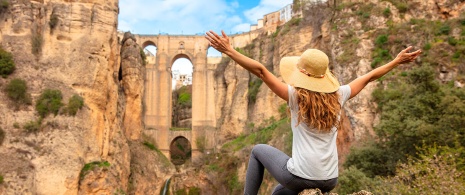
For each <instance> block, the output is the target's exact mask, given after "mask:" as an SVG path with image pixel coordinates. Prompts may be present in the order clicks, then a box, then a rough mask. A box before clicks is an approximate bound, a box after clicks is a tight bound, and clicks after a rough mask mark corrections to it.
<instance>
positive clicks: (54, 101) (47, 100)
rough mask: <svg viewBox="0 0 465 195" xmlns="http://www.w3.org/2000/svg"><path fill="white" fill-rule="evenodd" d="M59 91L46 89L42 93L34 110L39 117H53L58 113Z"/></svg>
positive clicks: (60, 104) (59, 105)
mask: <svg viewBox="0 0 465 195" xmlns="http://www.w3.org/2000/svg"><path fill="white" fill-rule="evenodd" d="M62 98H63V97H62V95H61V91H60V90H53V89H46V90H44V91H43V92H42V94H41V95H40V97H39V99H38V100H37V103H36V110H37V112H38V113H39V115H40V116H41V117H46V116H47V115H48V114H50V113H53V114H55V115H57V114H58V111H60V108H61V106H63V103H61V99H62Z"/></svg>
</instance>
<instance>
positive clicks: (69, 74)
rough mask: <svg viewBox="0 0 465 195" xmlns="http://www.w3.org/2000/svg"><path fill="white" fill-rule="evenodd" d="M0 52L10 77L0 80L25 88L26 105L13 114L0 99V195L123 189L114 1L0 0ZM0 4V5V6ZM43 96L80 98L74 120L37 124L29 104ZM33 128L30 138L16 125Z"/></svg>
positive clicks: (124, 146) (124, 154)
mask: <svg viewBox="0 0 465 195" xmlns="http://www.w3.org/2000/svg"><path fill="white" fill-rule="evenodd" d="M2 2H3V4H2V13H1V14H0V17H1V20H0V26H1V27H0V29H1V30H0V43H1V47H3V48H4V49H5V50H7V51H9V52H11V53H12V55H13V56H14V62H15V63H16V71H15V72H14V73H13V74H12V75H10V76H8V77H7V78H2V79H0V85H1V86H5V85H6V84H7V83H8V82H9V81H10V80H11V79H13V78H21V79H23V80H25V81H26V82H27V86H28V92H29V93H30V94H31V97H32V102H33V104H32V105H30V106H26V107H24V108H21V109H19V110H15V109H14V108H12V107H11V106H10V105H11V102H10V100H9V99H8V98H7V97H6V96H5V94H4V93H0V99H1V101H0V102H1V103H0V107H1V108H0V126H1V128H2V129H3V130H4V131H5V132H6V136H5V141H4V143H3V145H2V146H1V147H0V157H1V158H2V159H5V160H3V161H1V162H0V167H1V171H0V172H1V174H2V176H3V178H4V181H3V184H1V185H0V192H1V193H2V194H97V193H98V194H111V193H114V192H116V191H118V190H119V189H121V190H124V191H125V190H126V189H127V188H128V178H129V173H130V159H131V158H130V156H131V155H130V152H129V146H128V142H127V141H126V138H125V134H124V133H123V129H122V124H123V120H122V119H123V115H124V109H121V107H120V106H121V105H122V103H123V100H124V99H125V98H122V97H121V93H119V88H120V84H119V83H120V82H119V81H118V71H119V68H120V64H119V56H120V53H119V52H120V46H119V43H118V39H117V35H116V26H117V16H118V9H119V8H118V1H117V0H114V1H101V0H92V1H78V2H74V1H73V2H70V1H20V0H9V1H2ZM5 2H6V3H5ZM44 89H56V90H60V91H61V93H62V94H63V102H67V100H68V99H69V98H70V97H71V96H72V95H74V94H78V95H80V96H82V97H83V99H84V107H83V108H82V109H81V110H79V111H78V113H77V115H76V116H74V117H73V116H68V115H64V114H58V115H56V116H53V115H50V116H48V117H45V118H43V120H42V119H41V120H39V116H38V115H37V113H36V111H35V109H34V102H35V101H36V100H37V98H38V96H39V95H40V94H41V93H42V91H44ZM29 121H40V122H41V123H40V122H39V127H38V129H37V131H36V132H34V133H28V132H27V131H25V130H23V126H24V125H25V124H27V123H28V122H29Z"/></svg>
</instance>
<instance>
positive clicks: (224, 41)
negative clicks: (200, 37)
mask: <svg viewBox="0 0 465 195" xmlns="http://www.w3.org/2000/svg"><path fill="white" fill-rule="evenodd" d="M221 34H222V35H223V37H221V36H219V35H218V34H216V33H215V32H213V31H209V32H207V33H205V38H206V39H207V40H208V41H209V42H210V45H211V46H212V47H213V48H215V49H216V50H218V51H219V52H221V53H225V54H226V55H229V54H230V51H231V49H232V46H231V44H230V43H229V37H228V36H227V35H226V33H224V31H221Z"/></svg>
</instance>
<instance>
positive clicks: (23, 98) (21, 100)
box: [5, 79, 32, 109]
mask: <svg viewBox="0 0 465 195" xmlns="http://www.w3.org/2000/svg"><path fill="white" fill-rule="evenodd" d="M5 92H6V95H7V96H8V98H9V99H10V100H11V101H13V102H14V106H15V107H16V109H17V108H19V106H21V105H25V104H27V105H30V104H32V101H31V97H30V94H28V93H27V84H26V81H24V80H22V79H12V80H11V81H10V82H9V83H8V84H7V85H6V87H5Z"/></svg>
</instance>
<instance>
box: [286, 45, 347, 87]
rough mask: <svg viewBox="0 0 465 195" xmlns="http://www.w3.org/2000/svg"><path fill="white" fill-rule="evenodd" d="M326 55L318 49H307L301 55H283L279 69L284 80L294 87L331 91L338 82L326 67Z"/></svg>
mask: <svg viewBox="0 0 465 195" xmlns="http://www.w3.org/2000/svg"><path fill="white" fill-rule="evenodd" d="M328 64H329V59H328V56H327V55H326V54H325V53H324V52H322V51H320V50H318V49H307V51H305V52H304V53H303V54H302V55H301V56H289V57H283V58H282V59H281V62H280V63H279V69H280V71H281V76H283V79H284V81H285V82H286V83H287V84H289V85H291V86H294V87H300V88H304V89H308V90H310V91H315V92H323V93H332V92H335V91H337V90H338V89H339V82H338V81H337V79H336V77H334V75H333V74H331V72H329V68H328Z"/></svg>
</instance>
